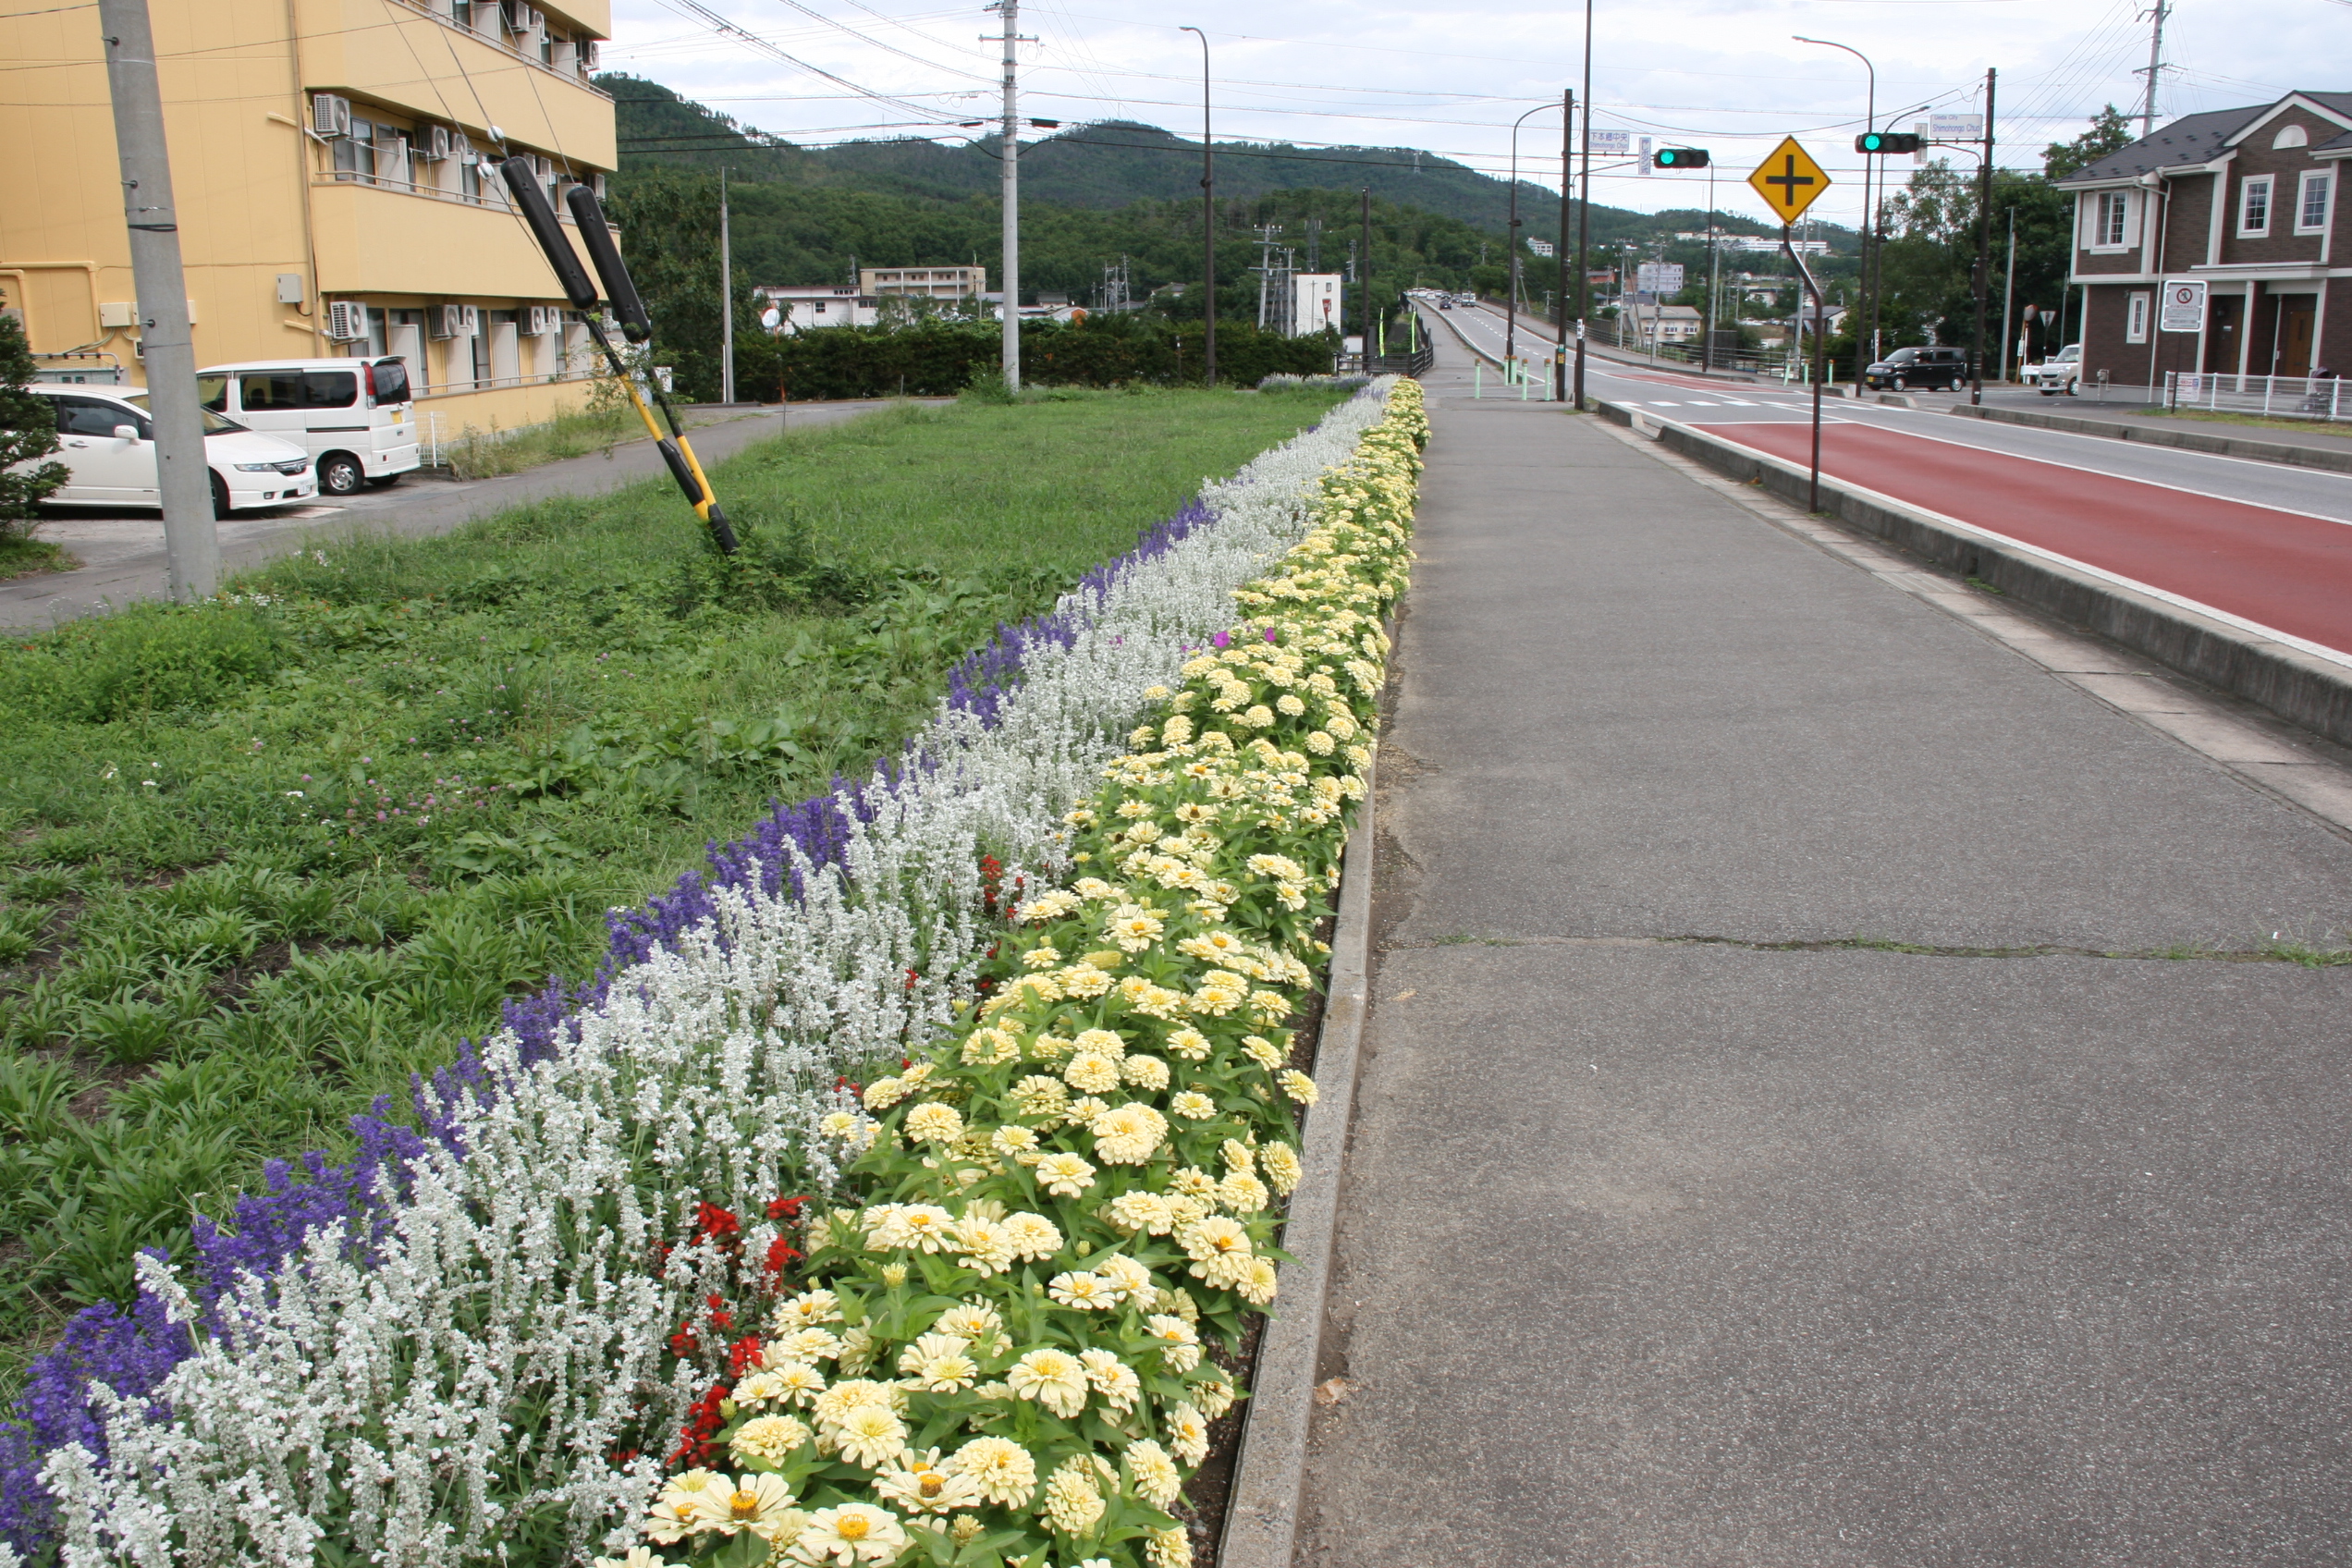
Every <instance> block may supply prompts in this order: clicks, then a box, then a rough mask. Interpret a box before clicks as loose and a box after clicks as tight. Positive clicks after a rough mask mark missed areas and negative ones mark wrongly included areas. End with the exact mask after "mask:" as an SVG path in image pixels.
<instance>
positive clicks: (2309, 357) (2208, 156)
mask: <svg viewBox="0 0 2352 1568" xmlns="http://www.w3.org/2000/svg"><path fill="white" fill-rule="evenodd" d="M2346 159H2352V92H2290V93H2288V94H2287V95H2286V96H2285V97H2284V98H2281V99H2279V100H2277V101H2276V102H2275V103H2271V104H2256V105H2253V106H2251V107H2248V108H2242V109H2216V110H2213V111H2211V112H2209V113H2206V114H2199V115H2189V116H2186V117H2184V118H2181V119H2177V120H2174V122H2173V123H2172V124H2170V125H2168V126H2165V127H2163V128H2162V129H2159V130H2158V131H2156V132H2155V133H2154V134H2153V135H2150V136H2146V137H2142V138H2141V139H2140V140H2139V141H2135V142H2133V143H2132V144H2131V145H2129V146H2128V147H2125V148H2124V149H2122V150H2121V151H2119V152H2116V153H2110V154H2109V155H2108V156H2106V157H2104V158H2101V159H2100V160H2099V161H2098V162H2097V163H2095V164H2092V165H2090V166H2089V167H2088V168H2085V169H2083V170H2082V171H2081V172H2080V173H2078V174H2076V175H2074V176H2072V177H2070V178H2065V179H2062V180H2060V181H2058V182H2057V185H2058V189H2059V190H2065V191H2069V192H2072V193H2073V195H2074V198H2075V245H2074V263H2073V266H2072V267H2071V269H2070V270H2069V274H2068V276H2067V280H2066V281H2067V283H2068V285H2069V286H2071V287H2074V288H2080V289H2081V290H2082V291H2083V292H2082V303H2081V306H2080V309H2081V312H2082V313H2081V316H2080V318H2079V319H2080V320H2081V322H2082V324H2083V325H2082V327H2081V331H2080V338H2079V341H2080V342H2081V343H2082V346H2083V351H2082V366H2083V379H2084V380H2085V381H2096V380H2098V379H2099V378H2100V375H2101V372H2104V373H2106V379H2108V380H2109V381H2111V382H2118V383H2122V384H2124V385H2125V386H2150V387H2153V386H2162V385H2163V379H2164V376H2165V374H2167V373H2172V372H2210V373H2219V374H2245V375H2296V376H2299V375H2309V374H2311V373H2312V372H2313V371H2314V370H2317V369H2319V368H2321V367H2322V366H2325V367H2331V368H2334V369H2338V370H2343V369H2352V222H2347V221H2346V218H2345V216H2344V214H2343V213H2342V211H2341V210H2340V208H2339V206H2338V204H2337V202H2336V201H2335V186H2336V181H2337V178H2339V173H2340V171H2341V170H2342V169H2343V167H2344V165H2345V160H2346ZM2336 239H2344V240H2345V241H2346V254H2345V255H2342V256H2338V255H2336V254H2335V252H2334V242H2335V240H2336ZM2198 281H2201V282H2203V284H2204V285H2205V308H2204V310H2203V312H2202V313H2201V314H2200V315H2199V316H2198V317H2197V325H2196V330H2195V331H2193V332H2189V331H2182V332H2165V331H2162V330H2161V326H2162V321H2161V313H2162V312H2161V304H2162V298H2163V296H2164V295H2166V294H2167V293H2169V292H2174V291H2173V290H2170V289H2168V288H2167V287H2166V286H2167V284H2168V283H2173V282H2198ZM2331 289H2333V292H2334V299H2333V300H2332V301H2331ZM2191 298H2192V301H2193V292H2192V295H2191Z"/></svg>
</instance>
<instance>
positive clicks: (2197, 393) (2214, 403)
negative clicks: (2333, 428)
mask: <svg viewBox="0 0 2352 1568" xmlns="http://www.w3.org/2000/svg"><path fill="white" fill-rule="evenodd" d="M2164 407H2166V408H2167V409H2188V410H2198V409H2202V410H2205V411H2206V412H2208V413H2229V414H2257V415H2260V416H2262V417H2264V418H2268V419H2309V420H2321V421H2327V420H2336V421H2346V420H2352V393H2347V392H2346V391H2345V390H2344V380H2343V378H2342V377H2340V376H2334V375H2216V374H2203V373H2199V372H2187V373H2183V372H2180V371H2166V372H2165V373H2164Z"/></svg>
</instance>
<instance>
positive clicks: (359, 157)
mask: <svg viewBox="0 0 2352 1568" xmlns="http://www.w3.org/2000/svg"><path fill="white" fill-rule="evenodd" d="M335 172H336V174H337V177H339V178H344V179H374V178H375V126H374V123H373V122H371V121H368V120H363V119H361V118H360V117H359V116H357V115H353V116H351V134H350V135H349V136H342V137H337V139H336V141H335Z"/></svg>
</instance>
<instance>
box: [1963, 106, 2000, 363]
mask: <svg viewBox="0 0 2352 1568" xmlns="http://www.w3.org/2000/svg"><path fill="white" fill-rule="evenodd" d="M1996 77H1997V73H1996V72H1994V71H1993V70H1992V68H1991V67H1986V69H1985V132H1984V164H1983V166H1982V167H1980V168H1978V170H1977V336H1976V349H1975V354H1976V363H1975V364H1973V365H1971V366H1969V367H1968V369H1969V377H1970V379H1969V383H1968V401H1969V402H1971V403H1982V402H1983V401H1984V351H1985V302H1986V298H1987V296H1989V295H1990V294H1991V292H1992V91H1993V88H1994V87H1995V86H1996V85H1997V81H1996Z"/></svg>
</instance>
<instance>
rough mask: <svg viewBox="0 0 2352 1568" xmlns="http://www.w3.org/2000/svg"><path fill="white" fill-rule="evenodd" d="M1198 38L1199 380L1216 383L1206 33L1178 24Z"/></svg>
mask: <svg viewBox="0 0 2352 1568" xmlns="http://www.w3.org/2000/svg"><path fill="white" fill-rule="evenodd" d="M1177 31H1180V32H1189V33H1191V34H1192V35H1193V36H1194V37H1195V38H1197V39H1199V40H1200V41H1201V292H1202V293H1203V294H1204V295H1206V296H1207V298H1206V299H1205V300H1203V301H1202V310H1201V320H1202V322H1203V323H1204V327H1203V330H1202V334H1201V384H1202V385H1203V386H1216V385H1217V155H1216V153H1215V152H1214V151H1213V150H1212V149H1213V148H1214V146H1215V143H1213V142H1211V141H1209V139H1208V34H1207V33H1205V32H1203V31H1201V30H1200V29H1198V28H1196V27H1187V28H1179V29H1178V30H1177Z"/></svg>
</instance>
